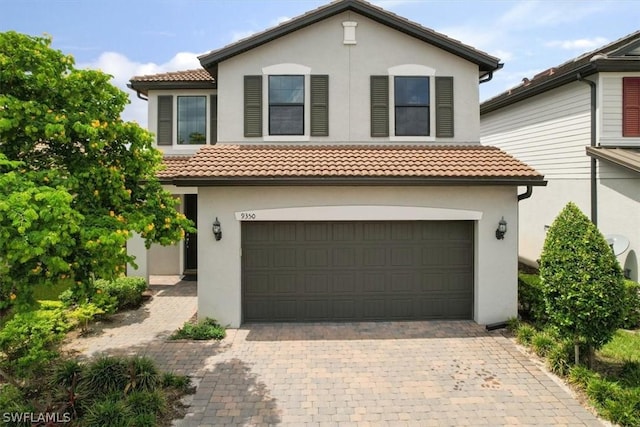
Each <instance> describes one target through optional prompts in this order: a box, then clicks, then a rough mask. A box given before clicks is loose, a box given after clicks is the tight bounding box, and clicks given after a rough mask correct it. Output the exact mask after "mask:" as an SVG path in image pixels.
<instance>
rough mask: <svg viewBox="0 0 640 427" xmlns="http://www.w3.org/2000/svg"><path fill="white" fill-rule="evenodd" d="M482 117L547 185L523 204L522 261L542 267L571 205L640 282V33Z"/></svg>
mask: <svg viewBox="0 0 640 427" xmlns="http://www.w3.org/2000/svg"><path fill="white" fill-rule="evenodd" d="M480 114H481V141H482V143H483V144H486V145H491V146H497V147H499V148H501V149H503V150H505V151H506V152H508V153H510V154H512V155H514V156H516V157H518V158H519V159H520V160H522V161H525V162H526V163H528V164H529V165H531V166H533V167H534V168H536V170H538V171H540V172H541V173H543V174H544V175H545V178H546V179H547V180H548V181H549V185H548V186H547V187H545V188H542V189H540V190H538V191H537V192H536V197H535V199H530V200H526V201H523V202H522V204H521V207H520V213H521V214H520V256H521V258H522V260H523V261H525V262H527V263H530V264H535V263H536V260H537V259H539V257H540V253H541V250H542V245H543V243H544V239H545V230H546V228H547V227H548V226H549V225H550V224H551V223H552V222H553V220H554V218H555V217H556V216H557V214H558V213H559V212H560V210H561V209H562V208H563V207H564V206H565V205H566V204H567V202H569V201H573V202H575V203H576V204H577V205H578V206H579V207H580V208H581V209H582V210H583V211H584V212H585V213H586V214H587V215H590V216H591V219H592V221H593V222H594V223H596V224H597V225H598V227H599V229H600V230H601V232H602V233H603V234H604V235H605V237H611V238H613V239H615V240H616V247H615V250H616V252H617V253H618V259H619V261H620V264H621V266H622V267H623V269H624V273H625V276H627V277H628V278H631V279H633V280H638V252H639V251H640V32H635V33H633V34H630V35H628V36H625V37H624V38H622V39H620V40H617V41H615V42H613V43H611V44H608V45H606V46H603V47H601V48H598V49H595V50H593V51H591V52H588V53H586V54H583V55H581V56H579V57H577V58H574V59H571V60H569V61H567V62H565V63H564V64H561V65H559V66H557V67H553V68H550V69H548V70H546V71H544V72H542V73H540V74H538V75H536V76H535V77H533V78H532V79H526V78H525V79H523V81H522V84H520V85H519V86H517V87H515V88H513V89H510V90H508V91H506V92H504V93H502V94H500V95H498V96H496V97H494V98H492V99H489V100H487V101H485V102H484V103H482V104H481V106H480ZM627 242H628V245H627Z"/></svg>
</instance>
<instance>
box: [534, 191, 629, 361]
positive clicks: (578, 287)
mask: <svg viewBox="0 0 640 427" xmlns="http://www.w3.org/2000/svg"><path fill="white" fill-rule="evenodd" d="M540 276H541V279H542V292H543V295H544V300H545V306H546V312H547V316H548V319H549V322H550V323H551V324H552V325H553V327H554V328H555V329H557V331H558V332H559V333H560V335H561V336H562V337H564V338H569V339H571V340H573V343H574V345H575V349H576V350H575V352H576V363H578V359H579V350H578V349H579V345H580V344H586V345H587V346H588V348H589V350H590V351H589V355H590V358H589V361H590V364H591V363H592V361H593V360H592V357H593V351H594V350H595V349H598V348H600V347H602V346H603V345H604V344H606V343H607V342H609V341H610V340H611V338H612V337H613V334H614V333H615V331H616V329H617V328H618V326H619V325H620V321H621V318H622V301H623V298H624V281H623V280H624V279H623V276H622V272H621V269H620V265H619V264H618V261H617V259H616V257H615V256H614V254H613V251H612V250H611V248H610V247H609V245H608V244H607V242H606V241H605V239H604V237H603V236H602V234H601V233H600V231H599V230H598V228H597V227H596V226H595V225H594V224H593V223H592V222H591V221H590V220H589V219H588V218H587V217H586V216H585V215H584V214H583V213H582V212H581V211H580V209H579V208H578V207H577V206H576V205H575V204H573V203H569V204H567V206H566V207H565V208H564V209H563V210H562V212H560V214H559V215H558V217H557V218H556V219H555V221H554V222H553V224H552V225H551V227H550V228H549V230H548V232H547V238H546V240H545V242H544V248H543V251H542V256H541V258H540Z"/></svg>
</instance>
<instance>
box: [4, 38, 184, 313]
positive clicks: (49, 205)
mask: <svg viewBox="0 0 640 427" xmlns="http://www.w3.org/2000/svg"><path fill="white" fill-rule="evenodd" d="M110 79H111V76H109V75H107V74H105V73H103V72H101V71H95V70H80V69H76V68H75V67H74V60H73V58H72V57H71V56H68V55H64V54H63V53H62V52H60V51H58V50H54V49H52V48H51V40H50V38H47V37H34V36H27V35H23V34H19V33H16V32H11V31H10V32H5V33H0V168H2V172H3V176H2V177H1V178H0V180H1V182H0V197H1V199H2V200H0V296H3V297H4V296H5V295H9V298H10V299H11V298H13V297H14V296H16V295H17V297H18V298H21V297H23V296H28V294H29V289H30V287H31V286H32V285H34V284H35V283H38V282H41V281H48V280H51V281H53V280H70V281H71V282H73V283H75V284H77V285H85V286H86V285H88V284H90V283H91V281H92V279H93V278H95V277H103V278H112V277H114V276H117V275H119V274H121V273H122V272H123V271H124V268H125V265H126V264H127V263H133V258H132V257H131V256H129V255H128V254H127V252H126V250H125V243H126V241H127V239H128V238H130V237H131V236H132V234H133V232H136V233H139V234H140V235H141V236H142V237H143V238H144V239H145V242H146V244H147V247H148V246H149V245H150V244H151V243H160V244H164V245H167V244H172V243H175V242H177V241H179V240H180V239H181V238H182V237H183V236H184V232H185V230H190V231H193V229H192V228H191V222H190V221H188V220H187V219H186V218H185V217H184V215H182V214H181V213H179V212H178V211H177V210H176V203H177V202H176V200H174V199H173V197H172V196H171V194H170V193H168V192H167V191H164V190H163V189H162V187H161V185H160V183H159V182H158V180H157V178H156V172H157V171H158V169H159V168H160V167H161V160H162V154H161V153H160V152H159V151H158V150H156V149H155V148H154V147H153V136H152V135H151V134H150V133H149V132H147V131H146V130H144V129H142V128H141V127H140V126H139V125H138V124H136V123H132V122H124V121H123V120H122V119H121V118H120V114H121V113H122V111H123V109H124V107H125V105H126V104H127V103H128V96H127V94H125V93H124V92H122V91H121V90H119V89H118V88H116V87H114V86H113V85H111V84H110ZM3 299H4V298H3ZM0 308H1V307H0Z"/></svg>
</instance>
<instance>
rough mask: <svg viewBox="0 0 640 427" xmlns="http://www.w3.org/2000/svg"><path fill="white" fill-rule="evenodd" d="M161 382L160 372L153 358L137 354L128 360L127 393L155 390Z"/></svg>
mask: <svg viewBox="0 0 640 427" xmlns="http://www.w3.org/2000/svg"><path fill="white" fill-rule="evenodd" d="M159 383H160V374H159V373H158V369H157V368H156V365H155V363H154V362H153V360H151V359H149V358H148V357H140V356H136V357H133V358H131V359H129V360H128V361H127V384H126V385H125V388H124V392H125V393H129V392H131V391H150V390H154V389H155V388H156V386H157V385H158V384H159Z"/></svg>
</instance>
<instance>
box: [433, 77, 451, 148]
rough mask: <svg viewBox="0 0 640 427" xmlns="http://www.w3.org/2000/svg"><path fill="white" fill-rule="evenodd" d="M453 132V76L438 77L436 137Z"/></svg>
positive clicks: (449, 135) (447, 135)
mask: <svg viewBox="0 0 640 427" xmlns="http://www.w3.org/2000/svg"><path fill="white" fill-rule="evenodd" d="M453 134H454V126H453V77H436V137H438V138H452V137H453V136H454V135H453Z"/></svg>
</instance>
